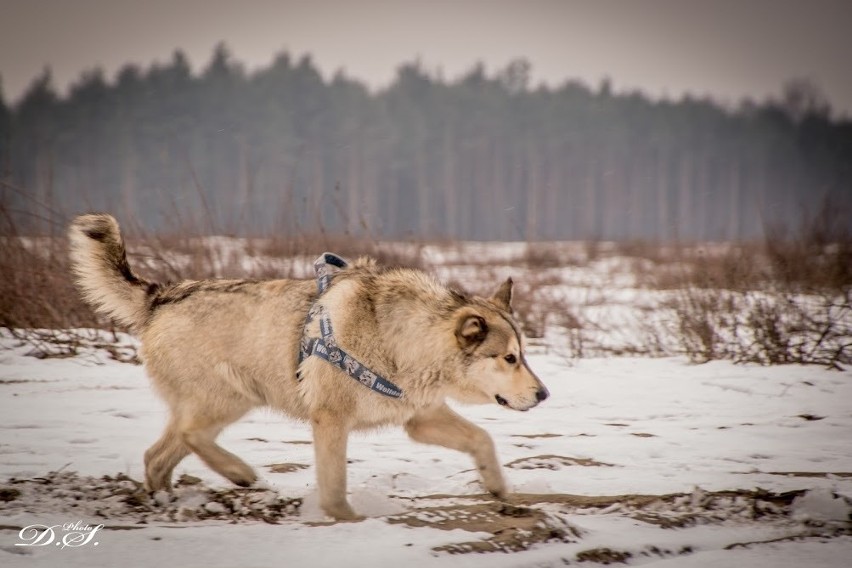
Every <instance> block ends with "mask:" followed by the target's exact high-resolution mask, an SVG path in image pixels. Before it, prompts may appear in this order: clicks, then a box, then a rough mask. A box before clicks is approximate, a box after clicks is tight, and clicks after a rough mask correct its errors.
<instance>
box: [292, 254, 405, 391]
mask: <svg viewBox="0 0 852 568" xmlns="http://www.w3.org/2000/svg"><path fill="white" fill-rule="evenodd" d="M332 266H336V267H337V268H346V267H347V266H348V265H347V263H346V261H345V260H343V259H342V258H340V257H339V256H337V255H336V254H332V253H330V252H325V253H323V254H322V255H320V257H319V258H318V259H316V261H314V271H315V272H316V274H317V292H318V294H317V300H316V301H315V302H314V303H313V305H312V306H311V309H310V310H308V315H307V317H306V318H305V326H304V331H303V332H302V340H301V342H300V344H299V366H301V365H302V362H303V361H304V360H305V359H307V358H308V357H310V356H311V355H316V356H317V357H319V358H320V359H323V360H325V361H328V362H329V363H331V364H332V365H334V366H335V367H337V368H339V369H341V370H342V371H344V372H345V373H346V374H347V375H349V376H350V377H352V378H353V379H355V380H356V381H358V382H359V383H361V384H362V385H364V386H365V387H367V388H369V389H371V390H373V391H375V392H377V393H379V394H383V395H385V396H389V397H391V398H400V397H401V396H402V389H401V388H399V387H398V386H396V385H395V384H393V383H392V382H390V381H389V380H387V379H386V378H384V377H382V376H381V375H378V374H376V373H374V372H373V371H371V370H370V369H369V368H368V367H366V366H365V365H363V364H362V363H361V362H359V361H358V360H357V359H355V358H354V357H352V356H351V355H349V354H348V353H347V352H346V351H344V350H343V349H342V348H341V347H340V346H339V345H338V344H337V341H336V340H335V339H334V330H333V329H332V327H331V317H330V316H329V315H328V312H326V311H325V309H323V307H322V305H320V303H319V299H320V298H321V297H322V295H323V294H325V292H326V291H327V290H328V288H329V286H330V285H331V279H332V277H333V276H334V275H333V274H332V272H331V267H332ZM317 317H319V327H320V337H308V325H309V324H310V323H311V322H312V321H314V319H316V318H317ZM296 379H297V380H298V381H301V380H302V379H303V377H302V373H301V371H297V372H296Z"/></svg>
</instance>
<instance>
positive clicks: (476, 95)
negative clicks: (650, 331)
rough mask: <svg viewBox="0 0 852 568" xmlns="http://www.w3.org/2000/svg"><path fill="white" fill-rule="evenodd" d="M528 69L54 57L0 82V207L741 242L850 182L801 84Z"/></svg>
mask: <svg viewBox="0 0 852 568" xmlns="http://www.w3.org/2000/svg"><path fill="white" fill-rule="evenodd" d="M567 71H570V70H567ZM529 76H530V67H529V65H528V64H527V63H526V62H525V61H523V60H518V61H514V62H512V63H511V64H509V65H508V66H507V67H506V68H505V69H504V70H502V71H501V72H499V73H496V74H495V75H487V74H486V73H485V72H484V71H483V68H482V67H481V66H477V67H475V68H473V69H472V70H471V71H470V72H469V73H467V74H466V75H465V76H464V77H462V78H460V79H458V80H456V81H445V80H443V79H441V78H440V77H437V76H435V74H430V73H427V72H426V71H424V69H423V68H421V67H420V66H419V65H418V64H416V63H414V64H407V65H403V66H402V67H400V69H399V72H398V75H397V78H396V80H395V81H394V83H393V84H391V85H390V86H389V87H388V88H386V89H384V90H382V91H380V92H377V93H371V92H370V91H369V90H368V89H367V88H366V87H365V86H364V85H363V84H362V83H360V82H358V81H355V80H352V79H350V78H347V77H346V76H344V75H343V74H341V73H338V74H337V75H335V76H334V77H333V78H331V79H330V80H328V81H326V80H324V79H323V78H322V77H321V75H320V74H319V72H318V71H317V69H316V68H315V67H314V66H313V64H312V62H311V60H310V59H309V58H308V57H303V58H301V59H299V60H298V61H294V60H293V59H291V57H290V56H289V55H288V54H286V53H285V54H282V55H280V56H279V57H277V59H275V61H274V62H273V63H272V64H271V65H270V66H269V67H267V68H264V69H261V70H259V71H257V72H254V73H247V72H246V71H245V70H244V69H243V67H242V66H241V65H240V64H239V63H237V62H235V61H233V60H232V59H231V57H230V56H229V54H228V51H227V49H226V48H225V47H224V46H221V45H220V46H219V47H217V49H216V50H215V52H214V54H213V57H212V59H211V61H210V62H209V63H208V65H207V66H206V67H205V68H204V69H203V70H202V71H201V72H200V73H199V74H197V75H194V74H193V73H192V72H191V69H190V66H189V65H188V62H187V60H186V58H185V57H184V56H183V55H182V54H181V53H180V52H176V53H175V54H174V57H173V58H172V60H171V62H170V63H168V64H166V65H162V64H159V65H153V66H151V67H150V68H147V69H142V68H139V67H137V66H132V65H128V66H126V67H125V68H123V69H122V70H121V71H120V72H119V73H118V75H117V77H116V79H115V80H114V81H112V82H110V81H107V80H106V79H105V78H104V76H103V74H102V73H101V72H99V71H92V72H88V73H85V74H84V75H83V76H82V77H81V78H80V80H79V81H78V82H77V84H76V85H74V86H73V87H72V88H71V90H70V92H69V93H68V95H67V96H59V95H58V94H57V92H56V91H55V89H54V87H53V85H52V84H51V78H50V74H49V72H47V71H46V72H45V73H44V74H43V75H41V76H40V77H38V78H36V79H35V80H34V81H33V83H32V85H31V86H30V88H29V90H28V91H27V92H26V94H25V95H24V96H23V97H22V99H21V100H20V101H19V102H18V103H16V104H15V105H10V104H8V103H6V102H3V100H2V99H0V179H2V182H3V183H2V188H0V192H2V204H3V205H4V208H5V209H6V210H7V212H8V216H10V217H11V218H12V219H13V220H14V221H15V224H16V226H17V227H19V228H20V227H24V228H26V229H28V230H40V229H42V230H43V229H44V228H45V227H50V226H52V225H50V223H49V222H48V221H45V218H51V215H53V221H56V219H55V217H56V216H57V215H59V216H62V215H70V214H73V213H76V212H79V211H84V210H92V209H98V210H101V209H102V210H109V211H112V212H115V213H116V214H117V215H119V216H122V217H124V218H128V219H133V220H134V221H135V222H138V223H140V224H143V225H144V226H146V227H148V228H152V229H163V230H181V229H183V230H188V229H191V230H195V231H201V232H207V233H220V234H227V233H231V234H234V233H242V234H246V233H254V234H270V233H274V234H277V235H287V234H295V233H297V232H298V233H305V232H306V231H307V232H310V231H314V230H324V231H329V232H336V233H343V232H349V233H351V234H363V233H367V232H369V233H370V234H373V235H377V236H384V237H405V236H410V237H419V238H441V237H449V238H463V239H482V240H490V239H499V240H517V239H580V238H602V239H636V238H642V239H661V240H668V239H675V238H676V239H742V238H752V237H756V236H759V235H760V234H762V231H763V229H764V227H766V226H768V224H775V223H787V224H788V225H793V224H795V223H796V222H797V221H798V220H799V219H801V218H802V211H803V210H807V209H816V208H817V205H818V204H819V203H824V202H825V199H827V198H828V199H834V201H835V202H837V203H841V202H843V201H844V200H846V199H848V197H849V196H850V195H852V122H850V120H848V119H846V118H840V119H838V118H833V117H832V116H831V111H830V108H829V106H828V104H827V103H826V102H825V99H824V98H823V97H822V96H821V95H820V93H819V91H818V89H816V88H815V87H814V86H813V85H811V84H810V83H808V82H806V81H797V82H795V81H794V82H791V83H790V84H788V85H787V86H786V88H785V90H784V91H783V92H782V93H781V95H780V96H779V98H778V100H775V101H767V102H762V103H759V104H758V103H743V104H741V105H740V106H739V107H737V108H736V109H730V108H724V107H723V106H721V105H719V104H716V103H715V102H713V101H711V100H707V99H694V98H688V97H687V98H683V99H682V100H679V101H676V102H674V101H652V100H650V99H648V98H646V97H645V96H643V95H642V94H639V93H634V94H615V93H613V92H612V90H611V87H610V85H609V83H608V82H606V81H605V82H603V83H602V84H601V85H600V86H598V87H596V88H594V89H593V88H590V87H588V86H586V85H584V84H582V83H579V82H571V81H569V82H566V83H565V84H564V85H562V86H561V87H558V88H545V87H532V86H531V85H530V84H529ZM51 211H53V213H51Z"/></svg>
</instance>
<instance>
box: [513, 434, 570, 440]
mask: <svg viewBox="0 0 852 568" xmlns="http://www.w3.org/2000/svg"><path fill="white" fill-rule="evenodd" d="M512 437H513V438H530V439H535V438H561V437H562V434H551V433H545V434H514V435H513V436H512Z"/></svg>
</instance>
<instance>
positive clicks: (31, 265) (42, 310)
mask: <svg viewBox="0 0 852 568" xmlns="http://www.w3.org/2000/svg"><path fill="white" fill-rule="evenodd" d="M0 274H2V277H0V327H6V328H10V329H15V328H47V329H59V328H62V329H68V328H79V327H97V326H99V322H98V319H97V318H96V317H95V316H94V314H93V313H92V311H91V310H90V309H89V308H88V307H87V306H86V305H85V304H83V302H82V300H81V299H80V294H79V293H78V292H77V289H76V287H75V286H74V283H73V282H72V280H71V275H70V272H69V269H68V254H67V248H66V243H65V242H64V241H62V240H58V239H50V238H26V239H25V238H21V237H18V236H17V235H9V234H6V235H3V236H0Z"/></svg>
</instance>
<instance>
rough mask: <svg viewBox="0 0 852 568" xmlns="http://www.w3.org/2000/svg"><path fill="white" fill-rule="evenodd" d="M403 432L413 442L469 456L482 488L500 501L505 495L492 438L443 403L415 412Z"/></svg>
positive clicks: (504, 486)
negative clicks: (427, 409)
mask: <svg viewBox="0 0 852 568" xmlns="http://www.w3.org/2000/svg"><path fill="white" fill-rule="evenodd" d="M405 431H406V432H408V435H409V436H410V437H411V439H412V440H414V441H416V442H421V443H424V444H435V445H438V446H444V447H445V448H452V449H454V450H459V451H461V452H465V453H467V454H470V455H471V456H472V457H473V461H474V462H475V463H476V468H477V469H478V470H479V475H480V476H481V477H482V484H483V485H484V486H485V489H487V490H488V491H489V492H490V493H492V494H493V495H494V496H495V497H498V498H501V499H502V498H503V497H505V496H506V482H505V481H504V479H503V472H502V470H501V468H500V462H498V461H497V453H496V452H495V450H494V441H493V440H492V439H491V436H490V435H489V434H488V432H486V431H485V430H483V429H482V428H480V427H479V426H477V425H476V424H473V423H472V422H469V421H468V420H465V419H464V418H462V417H461V416H459V415H458V414H456V413H455V412H453V411H452V409H450V407H449V406H447V405H446V404H442V405H441V406H439V407H437V408H434V409H430V410H429V411H425V412H421V413H418V414H417V415H415V416H414V418H412V419H411V420H409V421H408V422H407V423H406V424H405Z"/></svg>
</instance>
